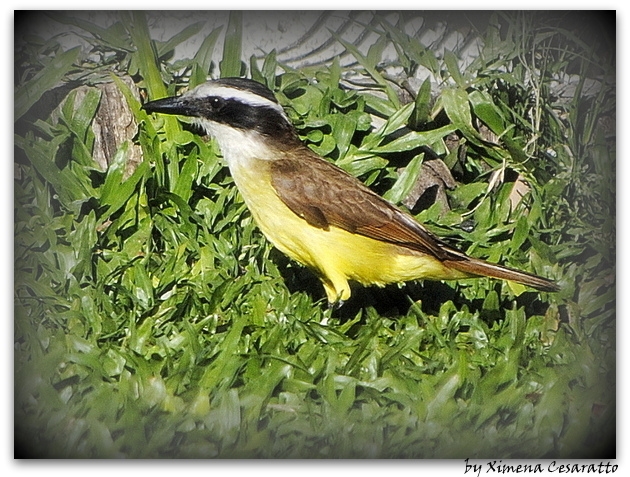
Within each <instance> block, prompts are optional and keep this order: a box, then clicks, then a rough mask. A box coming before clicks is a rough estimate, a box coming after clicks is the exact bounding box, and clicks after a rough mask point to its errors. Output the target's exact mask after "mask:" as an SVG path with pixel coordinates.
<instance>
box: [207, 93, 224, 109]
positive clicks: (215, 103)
mask: <svg viewBox="0 0 630 477" xmlns="http://www.w3.org/2000/svg"><path fill="white" fill-rule="evenodd" d="M223 104H225V101H224V100H223V98H217V97H216V96H213V97H212V98H210V106H211V107H212V109H214V110H217V109H221V108H222V107H223Z"/></svg>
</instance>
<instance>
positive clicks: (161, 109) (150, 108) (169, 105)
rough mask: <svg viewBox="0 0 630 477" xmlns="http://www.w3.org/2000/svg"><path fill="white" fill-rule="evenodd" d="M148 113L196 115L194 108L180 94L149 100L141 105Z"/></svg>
mask: <svg viewBox="0 0 630 477" xmlns="http://www.w3.org/2000/svg"><path fill="white" fill-rule="evenodd" d="M142 109H144V110H145V111H146V112H148V113H164V114H179V115H182V116H197V112H196V108H195V107H193V105H192V104H191V103H190V101H188V100H186V99H183V98H182V97H181V96H176V97H171V98H163V99H158V100H155V101H149V102H148V103H145V104H144V105H143V106H142Z"/></svg>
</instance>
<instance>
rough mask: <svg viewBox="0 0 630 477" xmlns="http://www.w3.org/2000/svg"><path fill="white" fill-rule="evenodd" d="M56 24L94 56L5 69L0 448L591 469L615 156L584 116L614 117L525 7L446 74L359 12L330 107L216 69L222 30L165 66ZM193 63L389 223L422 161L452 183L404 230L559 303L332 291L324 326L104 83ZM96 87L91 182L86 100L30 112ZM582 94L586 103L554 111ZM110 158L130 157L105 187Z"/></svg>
mask: <svg viewBox="0 0 630 477" xmlns="http://www.w3.org/2000/svg"><path fill="white" fill-rule="evenodd" d="M55 18H57V19H58V20H59V21H63V22H67V23H75V24H77V25H79V26H80V27H81V28H83V29H85V31H86V36H87V37H89V38H91V39H92V41H93V43H94V48H95V51H97V52H98V53H99V54H100V57H101V61H100V62H95V63H90V62H89V61H88V60H87V59H83V60H82V61H79V60H78V55H79V53H78V51H76V50H70V51H68V52H63V51H62V49H61V47H60V46H59V45H58V44H56V43H55V42H54V41H50V42H40V43H38V42H35V41H33V40H32V41H31V42H30V43H28V42H27V43H25V44H21V45H20V48H18V49H17V50H16V70H17V71H16V78H17V80H16V81H17V84H16V97H15V100H16V101H15V108H16V115H15V119H16V131H18V132H17V134H16V136H15V146H16V153H15V160H16V163H17V170H18V174H17V178H16V180H15V183H14V188H15V281H16V283H15V434H16V452H18V453H19V455H22V456H47V457H158V456H159V457H222V458H226V457H275V458H299V457H309V458H318V457H319V458H326V457H402V458H407V457H414V458H465V457H470V458H474V457H490V456H495V457H502V458H510V457H523V458H526V457H537V458H542V457H610V456H611V455H613V454H614V449H611V447H610V444H611V442H613V441H612V438H613V437H614V422H615V347H614V346H615V345H614V343H615V325H614V318H615V291H614V283H615V282H614V267H615V253H614V248H613V246H614V237H615V217H614V204H615V194H614V193H615V191H614V184H615V182H614V177H615V174H614V161H615V149H614V140H613V141H611V139H610V137H609V135H608V134H607V131H606V129H605V127H604V122H603V119H606V118H608V119H610V118H612V119H613V120H614V117H615V84H614V78H615V74H614V73H615V72H614V67H613V66H612V65H611V62H610V61H607V60H605V59H601V55H600V54H599V53H600V52H599V51H597V50H595V48H590V47H588V48H587V47H586V46H585V44H584V43H583V42H582V41H580V39H579V37H575V36H574V35H573V34H570V33H569V32H568V31H565V30H563V29H561V28H554V27H549V26H546V25H545V24H544V23H543V22H541V19H540V18H537V17H534V16H533V15H532V16H530V15H527V14H513V15H507V16H505V17H500V16H497V15H492V17H491V20H490V22H489V26H488V28H487V30H484V31H481V32H479V34H480V37H481V39H482V45H483V47H482V49H481V50H480V52H479V56H478V58H475V59H474V61H472V62H470V63H469V64H468V66H466V67H465V68H464V67H462V66H461V62H459V61H458V58H457V55H456V54H455V53H453V52H451V51H448V50H447V51H445V52H444V53H443V54H442V53H440V54H438V53H436V52H433V51H430V50H428V49H426V48H425V47H424V46H423V45H421V44H420V43H419V41H418V40H417V39H414V38H412V37H409V36H407V35H405V34H404V33H403V28H402V26H403V25H402V23H401V24H396V25H394V24H391V23H389V22H387V21H386V20H382V21H381V22H380V23H379V25H380V26H379V29H378V31H377V32H378V33H379V34H380V35H381V36H380V38H381V40H379V43H378V44H375V47H374V48H373V49H371V51H370V53H369V54H367V55H363V54H361V53H360V52H359V51H358V50H356V49H355V48H354V47H353V46H352V45H351V44H348V43H343V44H344V45H345V47H346V48H347V49H348V51H349V52H350V53H351V54H352V55H354V56H355V57H356V60H357V61H356V63H355V66H354V70H355V71H354V73H355V74H357V73H358V74H360V75H362V76H363V79H364V82H365V83H371V84H372V85H373V88H371V89H367V90H364V91H354V90H351V89H348V88H346V87H345V86H344V81H343V78H344V74H346V73H348V71H346V70H344V68H342V67H341V66H340V64H339V62H338V61H333V62H332V63H331V64H330V65H327V66H325V67H318V68H310V69H305V70H304V71H293V70H290V69H288V68H284V67H283V65H282V64H281V63H279V62H278V60H277V57H276V55H275V53H271V54H269V55H267V56H266V57H265V59H264V60H263V61H257V60H256V59H254V58H252V59H248V60H247V61H246V62H244V61H242V60H243V59H242V58H241V46H242V45H241V44H240V42H241V37H240V28H241V27H240V19H239V16H238V15H237V14H233V15H232V16H231V20H230V22H231V23H230V25H226V27H225V29H224V30H225V31H219V30H216V31H215V32H213V33H211V34H210V36H209V37H208V39H207V40H206V41H205V42H203V44H202V46H201V47H200V50H199V52H198V53H197V54H196V55H195V56H194V57H193V58H192V59H190V60H179V62H178V63H177V65H173V64H171V63H169V61H168V60H167V58H169V55H167V54H166V53H168V52H169V51H171V50H172V49H173V48H174V47H175V46H176V45H177V44H178V43H179V42H182V41H185V40H186V39H187V38H188V37H189V36H190V35H192V34H194V33H195V32H196V31H198V28H200V27H199V26H193V27H191V28H190V29H188V30H185V31H184V32H182V33H181V34H180V35H177V36H176V37H174V38H173V39H172V40H171V41H167V42H162V43H156V42H152V41H151V40H150V38H149V37H148V29H147V27H146V23H145V18H144V16H143V15H142V14H133V15H131V14H122V15H121V21H120V23H117V24H115V25H113V26H112V27H110V28H109V29H101V28H97V27H96V26H95V25H91V24H86V23H84V22H79V21H78V20H75V19H72V18H69V17H62V16H59V15H57V16H56V17H55ZM536 21H538V22H540V24H538V23H536ZM401 22H402V20H401ZM499 22H500V23H499ZM499 26H501V32H502V34H501V35H499V34H498V31H499V30H498V29H499ZM223 34H227V35H228V39H226V41H225V43H224V49H223V51H222V52H221V56H220V58H219V56H218V55H219V53H218V52H216V51H214V50H213V48H214V43H215V42H216V39H217V37H218V35H223ZM337 40H338V41H341V42H343V41H344V40H343V38H342V37H337ZM387 42H394V43H395V45H396V47H397V51H398V54H399V58H398V63H399V66H401V68H402V70H403V71H404V72H405V74H407V75H409V76H413V75H414V74H415V72H416V71H417V69H418V68H423V69H425V70H426V71H427V72H429V73H430V75H431V78H432V79H433V81H428V82H426V83H424V86H422V87H421V88H420V90H419V91H417V92H416V93H417V97H416V98H413V99H415V101H414V100H412V101H411V102H409V103H408V104H404V101H401V99H400V97H399V96H398V95H397V93H396V91H398V90H397V89H396V88H398V87H399V86H400V85H397V84H396V81H395V80H393V79H392V78H389V77H388V76H387V75H386V74H385V71H384V70H383V68H382V67H381V63H380V62H381V57H380V53H379V52H381V51H382V46H383V44H385V43H387ZM213 55H214V56H213ZM209 58H212V59H211V60H210V59H209ZM568 64H571V66H572V68H574V69H575V68H576V67H577V71H578V73H579V74H578V76H577V81H578V89H577V92H576V94H575V96H574V97H570V98H568V99H566V98H565V99H563V98H558V97H556V96H554V92H553V89H552V88H551V85H552V83H554V84H555V83H557V82H558V81H561V80H562V78H564V76H562V75H561V74H560V73H561V72H563V69H564V68H565V67H567V65H568ZM576 65H577V66H576ZM211 67H212V71H215V72H216V71H219V72H220V75H222V76H225V75H226V74H228V73H229V75H234V74H237V75H238V74H239V73H244V74H246V76H248V77H252V78H254V79H256V80H258V81H261V82H263V83H265V84H267V85H268V86H269V87H270V88H272V89H273V90H274V91H275V93H276V95H277V97H278V98H279V100H280V101H281V103H282V104H283V106H285V108H286V110H287V112H288V114H289V116H290V117H291V119H292V120H293V121H294V123H295V124H296V126H297V127H298V130H299V133H300V135H301V137H302V138H303V140H304V141H305V142H306V143H307V144H308V145H309V147H311V148H312V149H313V150H315V151H316V152H318V153H319V154H321V155H322V156H325V157H327V158H328V159H329V160H331V161H333V162H335V163H337V164H338V165H339V166H340V167H342V168H344V169H345V170H347V171H349V172H350V173H352V174H354V175H356V176H357V177H359V178H361V179H362V180H363V181H364V182H365V183H367V184H368V185H370V187H372V188H373V189H374V190H377V191H378V192H379V193H381V194H383V195H385V196H386V197H387V198H388V199H389V200H392V201H394V202H396V203H397V204H399V205H400V204H402V203H403V202H404V200H405V198H406V197H407V196H408V194H409V193H410V191H411V189H412V187H413V185H414V184H415V183H416V181H417V178H418V177H419V176H420V174H421V171H422V168H421V166H422V164H423V162H424V161H428V160H430V159H432V157H430V155H429V154H435V155H437V156H438V157H440V158H442V159H443V161H444V163H445V164H446V166H447V167H448V169H449V170H450V172H451V173H452V175H453V177H454V178H455V179H456V180H457V182H458V184H457V187H456V188H454V189H453V190H449V191H447V195H448V199H449V205H450V209H444V204H441V203H439V202H436V203H435V204H434V205H432V206H429V207H426V208H420V209H419V210H412V211H413V213H415V215H416V217H417V218H418V220H420V221H421V222H423V223H425V224H426V225H427V227H428V228H430V229H431V230H432V231H435V232H436V233H437V234H439V235H440V236H442V237H445V239H446V240H449V241H450V242H451V243H453V244H454V245H457V246H459V247H460V248H462V249H463V250H465V251H466V252H468V253H470V254H472V255H475V256H478V257H482V258H485V259H488V260H491V261H497V262H501V263H505V264H508V265H510V266H513V267H515V268H520V269H524V270H528V271H530V272H534V273H537V274H540V275H542V276H545V277H549V278H551V279H554V280H557V281H558V283H559V284H560V285H561V287H562V290H561V291H560V292H559V293H557V294H544V293H536V292H533V291H531V290H524V289H523V288H521V287H515V286H510V285H509V284H507V283H500V282H497V281H492V280H487V279H481V280H464V281H462V282H460V283H448V284H442V283H416V284H408V285H407V286H404V287H397V286H391V287H388V288H386V289H385V290H379V289H365V290H362V289H359V288H357V289H355V290H354V298H353V300H351V301H350V302H349V303H347V304H346V305H344V307H342V308H341V309H339V310H336V311H334V312H333V313H332V315H331V312H330V310H328V309H327V306H326V304H325V299H324V294H323V291H322V289H321V286H320V284H319V283H318V281H317V280H316V279H314V277H313V276H312V275H311V274H310V272H308V271H307V270H305V269H303V268H302V267H300V266H299V265H297V264H295V263H292V262H290V261H288V259H286V258H284V257H283V256H282V255H281V254H280V253H279V252H278V251H277V250H275V249H273V248H272V247H271V245H270V244H269V243H267V242H266V241H265V239H264V238H263V237H262V235H261V233H260V232H259V231H258V229H257V228H256V227H255V225H254V223H253V221H252V218H251V216H250V215H249V213H248V211H247V209H246V208H245V206H244V204H243V202H242V200H241V198H240V196H239V194H238V192H237V191H236V189H235V187H234V184H233V182H232V179H231V178H230V176H229V174H228V172H227V170H226V169H225V168H224V167H223V165H222V162H221V158H220V151H218V149H217V147H216V146H215V145H214V143H213V142H212V141H207V140H206V139H205V138H201V137H199V136H198V135H197V134H195V131H194V130H192V129H191V127H190V126H189V125H187V124H182V123H180V122H179V121H178V120H177V119H176V118H169V117H159V118H154V117H149V116H147V115H146V113H144V112H143V111H142V110H141V109H140V102H139V101H138V100H137V99H136V98H135V96H134V94H133V93H132V92H131V90H130V89H129V87H128V86H126V85H125V83H123V82H121V81H118V80H117V79H116V78H117V77H118V76H123V75H126V74H131V76H132V78H133V80H134V81H135V83H136V85H137V86H138V87H139V88H140V90H141V91H142V92H143V93H146V94H147V95H148V96H149V98H151V99H155V98H157V97H160V96H163V95H165V94H167V92H168V94H175V93H177V92H179V90H180V88H181V87H183V86H185V85H187V84H188V80H189V78H190V81H191V82H192V83H193V84H198V83H199V82H201V81H202V79H203V78H204V77H205V75H206V73H207V72H208V71H209V70H210V68H211ZM112 73H113V75H114V76H115V78H114V80H115V81H116V84H117V85H118V86H119V88H120V89H121V91H123V93H124V96H125V98H126V101H127V102H128V104H129V107H130V109H131V111H132V113H133V114H134V116H135V119H136V121H137V122H138V125H139V126H138V134H137V135H135V136H134V137H133V138H129V141H128V142H127V143H125V144H124V145H123V146H121V148H120V149H119V151H118V154H117V155H116V158H115V160H114V162H113V164H112V165H110V167H109V168H108V169H107V170H106V171H101V170H99V169H98V167H97V166H96V164H95V163H94V162H93V161H92V158H91V154H92V150H93V147H94V133H93V131H92V127H91V125H92V121H93V118H94V115H95V113H96V110H97V107H98V104H99V100H100V95H101V93H100V92H99V90H98V89H96V88H95V87H92V88H91V89H90V90H89V93H88V94H86V95H85V96H83V97H82V99H81V100H80V101H78V100H76V96H75V93H70V95H68V96H67V97H65V98H64V99H63V101H62V102H61V104H60V105H59V107H58V108H56V110H55V111H54V112H53V113H52V114H49V113H45V114H44V115H39V113H38V112H39V111H40V109H38V108H34V107H33V106H34V105H37V104H38V103H39V102H40V101H42V95H43V94H44V93H45V92H46V90H48V89H50V88H51V85H54V84H56V83H57V82H58V81H59V79H63V80H65V81H70V80H74V81H79V82H81V83H84V84H89V85H93V84H96V83H98V82H100V81H111V80H112V76H111V74H112ZM588 75H590V76H592V77H594V78H597V81H598V82H599V84H600V90H599V93H598V94H597V95H596V96H595V97H587V96H582V95H581V94H580V85H583V82H584V81H585V79H586V78H587V76H588ZM377 90H380V91H381V93H380V94H379V93H377V92H376V91H377ZM374 118H379V119H380V123H379V124H380V125H379V126H377V127H374V126H373V124H374V123H375V120H374ZM480 131H484V132H483V134H482V132H480ZM453 134H457V138H458V140H459V142H458V146H457V147H456V148H454V149H449V148H447V146H446V143H447V140H448V139H449V138H451V137H452V135H453ZM133 144H136V145H139V146H140V147H141V148H142V152H143V156H144V160H143V162H142V163H141V164H140V165H139V166H138V167H137V168H136V169H135V171H133V173H132V174H131V175H129V176H127V175H126V172H125V163H126V161H127V159H128V157H129V154H130V150H131V147H132V145H133ZM611 145H612V147H611ZM430 151H431V152H430ZM516 185H520V186H525V189H523V190H525V193H524V194H525V195H524V197H523V199H522V200H520V201H515V200H514V193H513V191H514V188H515V187H516Z"/></svg>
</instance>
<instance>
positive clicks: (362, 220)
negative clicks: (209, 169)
mask: <svg viewBox="0 0 630 477" xmlns="http://www.w3.org/2000/svg"><path fill="white" fill-rule="evenodd" d="M143 108H144V109H145V110H146V111H148V112H156V113H167V114H178V115H182V116H189V117H192V118H195V119H196V122H198V123H199V124H200V125H201V126H202V127H203V128H204V129H205V130H206V131H207V132H208V133H209V134H210V135H212V136H213V137H214V138H216V140H217V141H218V144H219V147H220V149H221V152H222V154H223V156H224V159H225V160H226V162H227V164H228V167H229V169H230V173H231V174H232V177H233V178H234V182H235V183H236V186H237V187H238V189H239V191H240V193H241V195H242V197H243V199H244V201H245V204H246V205H247V207H248V208H249V210H250V212H251V214H252V216H253V217H254V220H255V221H256V223H257V224H258V226H259V227H260V229H261V230H262V232H263V234H264V235H265V236H266V237H267V238H268V239H269V241H271V243H272V244H273V245H274V246H276V247H277V248H278V249H280V250H281V251H282V252H283V253H285V254H286V255H288V256H289V257H290V258H292V259H294V260H296V261H298V262H300V263H302V264H304V265H306V266H307V267H308V268H310V269H311V270H313V271H314V272H315V273H316V274H317V276H318V277H319V279H320V280H321V282H322V284H323V285H324V289H325V291H326V295H327V297H328V301H329V303H331V304H334V303H338V302H340V301H343V300H347V299H348V298H349V297H350V286H349V283H348V282H349V281H356V282H359V283H361V284H364V285H379V286H383V285H385V284H387V283H396V282H406V281H410V280H419V279H430V280H451V279H460V278H470V277H480V276H488V277H493V278H499V279H504V280H513V281H515V282H519V283H522V284H524V285H528V286H531V287H533V288H536V289H538V290H541V291H557V290H558V289H559V288H558V286H557V285H556V284H555V283H553V282H552V281H549V280H547V279H544V278H541V277H538V276H536V275H532V274H529V273H525V272H521V271H518V270H513V269H510V268H507V267H503V266H501V265H495V264H493V263H489V262H485V261H483V260H479V259H476V258H472V257H469V256H467V255H465V254H464V253H463V252H460V251H458V250H456V249H454V248H452V247H451V246H449V245H447V244H446V243H444V242H443V241H442V240H440V239H438V238H437V237H435V236H434V235H432V234H431V233H429V232H428V231H427V230H426V229H425V228H424V227H423V226H422V225H420V224H419V223H418V222H417V221H416V220H415V219H414V218H413V217H411V215H409V214H407V213H405V212H403V211H401V210H400V209H398V208H396V207H395V206H394V205H392V204H390V203H389V202H387V201H386V200H384V199H383V198H381V197H380V196H379V195H378V194H376V193H374V192H373V191H371V190H370V189H368V188H367V187H366V186H365V185H364V184H362V183H361V182H360V181H359V180H358V179H356V178H355V177H353V176H351V175H349V174H347V173H346V172H345V171H343V170H342V169H340V168H339V167H337V166H335V165H333V164H331V163H329V162H327V161H326V160H324V159H322V158H321V157H319V156H318V155H317V154H315V153H314V152H313V151H311V150H310V149H309V148H308V147H306V146H305V145H304V144H302V142H301V141H300V139H299V137H298V134H297V132H296V130H295V128H294V126H293V125H292V124H291V122H290V120H289V118H288V117H287V115H286V114H285V112H284V110H283V109H282V106H280V104H279V103H278V101H277V100H276V98H275V97H274V95H273V93H272V92H271V91H270V90H269V89H268V88H267V87H266V86H263V85H262V84H260V83H257V82H255V81H252V80H248V79H242V78H224V79H220V80H216V81H210V82H207V83H204V84H201V85H199V86H197V87H196V88H194V89H192V90H190V91H188V92H186V93H184V94H183V95H181V96H178V97H170V98H165V99H158V100H156V101H150V102H148V103H146V104H145V105H144V106H143Z"/></svg>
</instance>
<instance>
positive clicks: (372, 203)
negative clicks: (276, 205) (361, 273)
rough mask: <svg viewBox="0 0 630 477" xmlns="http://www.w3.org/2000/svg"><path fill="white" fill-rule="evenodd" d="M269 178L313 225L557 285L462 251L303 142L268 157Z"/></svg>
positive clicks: (480, 271) (541, 285)
mask: <svg viewBox="0 0 630 477" xmlns="http://www.w3.org/2000/svg"><path fill="white" fill-rule="evenodd" d="M294 152H295V151H294ZM271 183H272V186H273V188H274V189H275V191H276V193H277V194H278V197H280V199H281V200H282V202H284V204H285V205H286V206H287V207H289V209H291V210H292V211H293V212H294V213H295V214H297V215H299V216H300V217H302V218H303V219H304V220H306V221H307V222H308V223H309V224H311V225H312V226H314V227H318V228H321V229H328V228H329V227H330V226H335V227H339V228H341V229H344V230H347V231H348V232H352V233H355V234H359V235H364V236H366V237H370V238H373V239H375V240H380V241H385V242H389V243H392V244H396V245H400V246H402V247H406V248H409V249H411V250H416V251H419V252H421V253H426V254H428V255H432V256H434V257H436V258H437V259H438V260H441V261H442V262H444V263H445V265H446V266H448V267H453V268H454V269H456V270H459V271H461V272H464V273H467V274H469V275H470V276H483V275H487V276H490V277H494V278H500V279H504V280H514V281H517V282H520V283H523V284H525V285H528V286H531V287H534V288H537V289H538V290H543V291H558V290H559V289H560V288H559V287H558V285H556V284H555V283H554V282H552V281H550V280H547V279H546V278H542V277H538V276H536V275H533V274H530V273H527V272H521V271H519V270H514V269H511V268H507V267H504V266H501V265H497V264H493V263H488V262H485V261H483V260H478V259H475V258H471V257H468V256H467V255H465V254H464V253H462V252H460V251H458V250H456V249H454V248H452V247H450V246H449V245H447V244H446V243H444V242H442V241H441V240H440V239H438V238H437V237H435V236H433V235H432V234H431V233H429V232H428V231H427V230H426V229H425V228H424V227H422V225H420V224H419V223H418V222H416V221H415V220H414V219H413V218H412V217H410V216H409V215H407V214H405V213H403V212H402V211H400V210H399V209H397V208H396V207H394V206H393V205H391V204H390V203H389V202H387V201H386V200H385V199H383V198H382V197H380V196H379V195H377V194H375V193H374V192H372V191H371V190H370V189H368V188H367V187H366V186H365V185H363V184H362V183H361V182H360V181H359V180H358V179H356V178H354V177H352V176H351V175H350V174H347V173H346V172H344V171H343V170H341V169H339V168H338V167H336V166H334V165H332V164H330V163H328V162H326V161H324V160H323V159H321V158H319V157H318V156H316V155H315V154H314V153H312V152H311V151H310V150H308V149H306V148H304V150H303V151H300V153H299V154H292V155H287V156H285V158H284V159H278V160H275V161H273V162H272V163H271Z"/></svg>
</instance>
